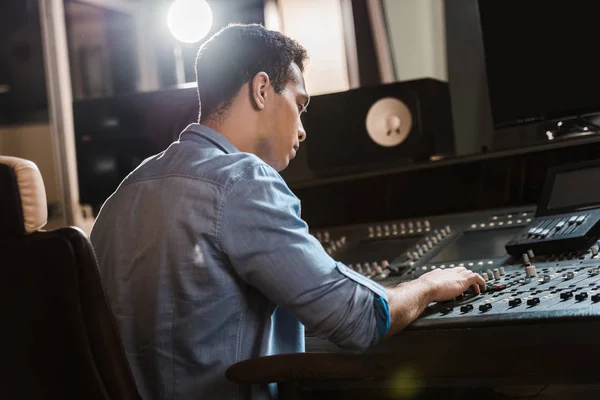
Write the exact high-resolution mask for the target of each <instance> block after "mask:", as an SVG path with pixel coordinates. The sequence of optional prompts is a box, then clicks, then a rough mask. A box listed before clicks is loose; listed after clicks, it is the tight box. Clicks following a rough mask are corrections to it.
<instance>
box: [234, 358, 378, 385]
mask: <svg viewBox="0 0 600 400" xmlns="http://www.w3.org/2000/svg"><path fill="white" fill-rule="evenodd" d="M381 361H382V358H381V356H367V355H364V354H362V355H360V354H335V353H295V354H279V355H273V356H265V357H258V358H252V359H249V360H244V361H240V362H238V363H236V364H234V365H232V366H231V367H229V368H228V369H227V371H226V372H225V376H226V378H227V379H228V380H230V381H232V382H236V383H245V384H264V383H275V382H276V383H282V382H298V381H307V380H364V379H369V378H373V377H376V376H377V377H379V378H381V377H382V375H387V373H386V372H387V371H386V370H387V368H385V367H384V366H383V365H381V364H380V362H381ZM382 367H384V368H382Z"/></svg>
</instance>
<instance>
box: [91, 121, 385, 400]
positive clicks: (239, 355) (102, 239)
mask: <svg viewBox="0 0 600 400" xmlns="http://www.w3.org/2000/svg"><path fill="white" fill-rule="evenodd" d="M91 240H92V243H93V245H94V247H95V250H96V253H97V257H98V261H99V268H100V274H101V277H102V283H103V285H104V288H105V291H106V294H107V297H108V299H109V301H110V304H111V307H112V310H113V313H114V315H115V318H116V321H117V325H118V328H119V330H120V334H121V337H122V339H123V343H124V347H125V350H126V354H127V357H128V361H129V363H130V365H131V368H132V370H133V373H134V376H135V379H136V383H137V385H138V388H139V390H140V393H141V394H142V396H143V397H144V398H145V399H178V400H179V399H185V400H187V399H212V398H214V399H242V398H243V399H248V398H252V399H266V398H269V397H270V395H271V394H270V393H271V392H270V391H269V390H268V388H267V387H252V388H250V387H241V386H238V385H236V384H234V383H231V382H228V381H227V380H226V378H225V370H226V369H227V368H228V367H229V366H231V365H232V364H234V363H236V362H238V361H241V360H244V359H249V358H252V357H259V356H265V355H272V354H280V353H290V352H302V351H304V326H306V327H308V328H310V329H312V330H314V331H315V332H316V333H317V334H318V335H319V336H322V337H326V338H328V339H329V340H331V341H332V342H334V343H336V344H338V345H339V346H342V347H347V348H351V349H364V348H367V347H368V346H371V345H373V344H374V343H376V342H377V341H378V340H379V339H380V338H381V337H382V336H383V335H384V334H385V333H386V332H387V329H388V328H389V311H388V305H387V296H386V292H385V290H384V289H383V287H381V286H380V285H379V284H377V283H375V282H373V281H372V280H370V279H367V278H365V277H363V276H362V275H360V274H358V273H356V272H354V271H352V270H351V269H350V268H347V267H346V266H344V265H343V264H341V263H337V262H336V261H334V260H333V259H332V258H331V257H330V256H329V255H328V254H327V253H326V252H325V251H324V249H323V248H322V246H321V245H320V244H319V242H318V241H317V240H316V239H315V238H313V237H312V236H311V235H310V234H309V232H308V227H307V225H306V223H305V222H304V221H303V220H302V219H301V218H300V201H299V200H298V198H297V197H296V196H294V194H293V193H292V192H291V191H290V189H289V188H288V187H287V185H286V183H285V182H284V180H283V179H282V178H281V176H280V175H279V174H278V173H277V172H276V171H275V170H274V169H273V168H271V167H270V166H269V165H267V164H265V163H264V162H263V161H262V160H260V159H259V158H258V157H256V156H254V155H252V154H248V153H242V152H240V151H238V150H237V149H236V148H235V147H234V146H233V145H232V144H231V142H229V141H228V140H227V139H226V138H225V137H224V136H222V135H221V134H219V133H218V132H216V131H214V130H212V129H209V128H207V127H205V126H202V125H199V124H192V125H190V126H189V127H188V128H186V130H185V131H184V132H183V133H182V134H181V136H180V138H179V141H176V142H174V143H173V144H171V146H169V148H168V149H166V150H165V151H164V152H162V153H160V154H157V155H156V156H153V157H150V158H149V159H147V160H145V161H144V162H143V163H142V164H141V165H140V166H139V167H138V168H137V169H136V170H135V171H133V172H132V173H131V174H130V175H129V176H128V177H127V178H125V180H124V181H123V182H122V184H121V185H120V186H119V188H118V189H117V190H116V192H115V193H114V194H113V195H112V196H111V197H110V198H109V199H108V200H107V201H106V203H105V204H104V205H103V206H102V209H101V211H100V213H99V215H98V217H97V219H96V222H95V224H94V227H93V230H92V233H91Z"/></svg>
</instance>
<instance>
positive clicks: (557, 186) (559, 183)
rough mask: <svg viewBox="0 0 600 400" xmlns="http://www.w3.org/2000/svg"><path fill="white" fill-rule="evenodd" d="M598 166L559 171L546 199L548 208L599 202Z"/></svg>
mask: <svg viewBox="0 0 600 400" xmlns="http://www.w3.org/2000/svg"><path fill="white" fill-rule="evenodd" d="M599 181H600V167H596V168H586V169H579V170H573V171H565V172H559V173H557V174H556V176H555V177H554V185H553V186H552V192H551V193H550V198H549V200H548V210H555V209H561V208H574V209H576V208H578V207H580V206H590V205H597V204H600V185H598V182H599Z"/></svg>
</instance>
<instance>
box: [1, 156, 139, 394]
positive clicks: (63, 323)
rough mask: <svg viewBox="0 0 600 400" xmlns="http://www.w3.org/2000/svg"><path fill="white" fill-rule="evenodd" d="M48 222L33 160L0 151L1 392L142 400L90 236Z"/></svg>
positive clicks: (44, 197)
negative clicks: (49, 228) (50, 227)
mask: <svg viewBox="0 0 600 400" xmlns="http://www.w3.org/2000/svg"><path fill="white" fill-rule="evenodd" d="M46 220H47V204H46V194H45V189H44V183H43V180H42V176H41V174H40V172H39V170H38V168H37V166H36V165H35V164H34V163H33V162H31V161H28V160H23V159H19V158H14V157H6V156H0V275H1V278H0V316H1V318H2V328H1V329H0V355H1V356H0V363H1V364H2V372H1V373H0V398H2V399H42V400H46V399H66V398H78V399H86V400H96V399H98V400H117V399H119V400H134V399H135V400H137V399H141V397H140V395H139V393H138V391H137V388H136V385H135V382H134V379H133V376H132V374H131V371H130V369H129V365H128V363H127V360H126V357H125V353H124V350H123V347H122V344H121V342H120V338H119V336H118V332H117V329H116V325H115V322H114V319H113V316H112V313H111V311H110V307H109V305H108V302H107V300H106V298H105V296H104V292H103V289H102V286H101V283H100V276H99V274H98V270H97V262H96V258H95V254H94V251H93V249H92V246H91V244H90V242H89V240H88V238H87V237H86V235H85V234H84V233H83V232H82V231H81V230H80V229H78V228H71V227H68V228H61V229H57V230H54V231H43V230H41V229H42V228H43V227H44V225H45V224H46Z"/></svg>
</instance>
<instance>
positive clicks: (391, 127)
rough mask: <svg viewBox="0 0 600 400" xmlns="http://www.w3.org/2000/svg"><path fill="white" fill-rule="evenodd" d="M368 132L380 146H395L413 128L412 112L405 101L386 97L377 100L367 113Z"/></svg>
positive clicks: (404, 138) (402, 140)
mask: <svg viewBox="0 0 600 400" xmlns="http://www.w3.org/2000/svg"><path fill="white" fill-rule="evenodd" d="M366 126H367V132H368V133H369V136H370V137H371V139H372V140H373V141H374V142H375V143H377V144H378V145H380V146H384V147H394V146H398V145H399V144H401V143H402V142H404V141H405V140H406V138H407V137H408V135H409V134H410V131H411V129H412V114H411V113H410V110H409V109H408V107H407V106H406V104H404V102H402V101H400V100H398V99H396V98H393V97H385V98H382V99H379V100H377V101H376V102H375V103H373V105H372V106H371V108H369V112H368V113H367V119H366Z"/></svg>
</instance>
